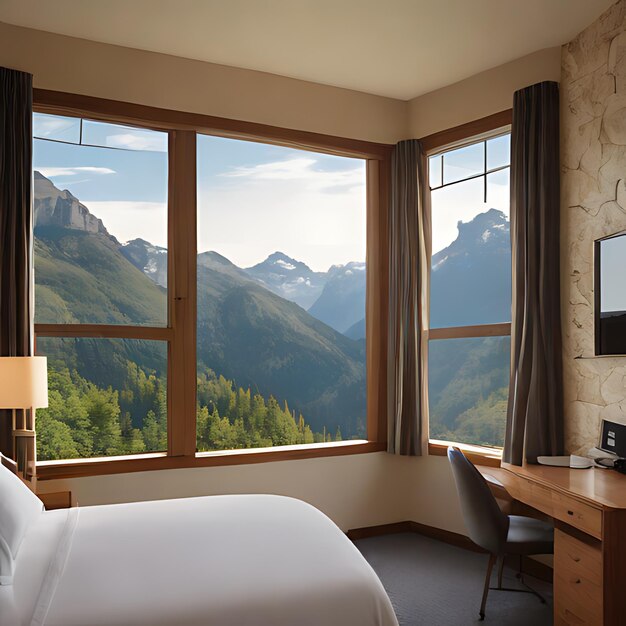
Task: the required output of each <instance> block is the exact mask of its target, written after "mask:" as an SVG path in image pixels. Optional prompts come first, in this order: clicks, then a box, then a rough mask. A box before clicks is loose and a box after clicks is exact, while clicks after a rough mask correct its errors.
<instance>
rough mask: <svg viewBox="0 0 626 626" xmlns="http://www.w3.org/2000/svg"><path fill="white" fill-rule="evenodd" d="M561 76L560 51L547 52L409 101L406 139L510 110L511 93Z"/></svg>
mask: <svg viewBox="0 0 626 626" xmlns="http://www.w3.org/2000/svg"><path fill="white" fill-rule="evenodd" d="M560 76H561V49H560V48H559V47H556V48H547V49H545V50H540V51H539V52H534V53H533V54H529V55H527V56H525V57H522V58H521V59H516V60H515V61H511V62H510V63H506V64H505V65H500V66H498V67H495V68H493V69H490V70H487V71H486V72H481V73H480V74H476V75H475V76H472V77H471V78H467V79H465V80H462V81H460V82H458V83H454V84H453V85H448V86H447V87H443V88H442V89H438V90H437V91H432V92H430V93H427V94H425V95H423V96H420V97H418V98H414V99H413V100H410V101H409V103H408V105H409V111H408V136H410V137H416V138H419V137H425V136H427V135H430V134H432V133H436V132H439V131H441V130H446V129H447V128H453V127H454V126H459V125H460V124H465V123H466V122H471V121H473V120H477V119H480V118H481V117H486V116H487V115H491V114H493V113H498V112H500V111H504V110H506V109H510V108H511V107H512V106H513V93H514V92H515V91H517V90H518V89H521V88H522V87H527V86H528V85H532V84H534V83H538V82H541V81H543V80H556V81H558V80H559V79H560Z"/></svg>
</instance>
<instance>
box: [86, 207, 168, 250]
mask: <svg viewBox="0 0 626 626" xmlns="http://www.w3.org/2000/svg"><path fill="white" fill-rule="evenodd" d="M81 202H82V203H83V204H84V205H85V206H86V207H87V208H88V209H89V211H90V212H91V213H93V214H94V215H97V216H98V217H99V218H100V219H101V220H102V221H103V222H104V225H105V226H106V227H107V230H108V231H109V232H110V233H111V234H112V235H114V236H115V237H117V238H118V239H119V240H120V241H122V242H124V241H130V240H131V239H137V238H138V237H139V238H141V239H145V240H146V241H149V242H150V243H151V244H153V245H156V246H162V247H164V248H166V247H167V243H168V242H167V203H166V202H145V201H135V200H88V199H85V200H81Z"/></svg>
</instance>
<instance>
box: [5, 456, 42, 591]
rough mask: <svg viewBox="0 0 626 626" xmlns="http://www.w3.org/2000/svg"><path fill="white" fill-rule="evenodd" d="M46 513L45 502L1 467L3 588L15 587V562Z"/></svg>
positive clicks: (6, 469) (9, 471) (11, 473)
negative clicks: (26, 537) (31, 530)
mask: <svg viewBox="0 0 626 626" xmlns="http://www.w3.org/2000/svg"><path fill="white" fill-rule="evenodd" d="M42 511H43V502H42V501H41V500H40V499H39V498H38V497H37V496H36V495H35V494H34V493H33V492H32V491H31V490H30V489H29V488H28V487H27V486H26V485H25V484H24V483H23V482H22V481H21V480H20V479H19V478H18V477H17V476H16V475H15V474H14V473H13V472H11V470H9V469H8V468H6V467H4V465H2V463H0V584H3V585H6V584H11V581H12V577H13V560H15V558H16V557H17V552H18V550H19V547H20V544H21V543H22V539H23V538H24V535H25V534H26V531H27V530H28V527H29V526H30V524H31V523H32V522H33V521H34V520H36V519H38V518H39V516H40V515H41V513H42Z"/></svg>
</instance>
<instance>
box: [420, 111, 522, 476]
mask: <svg viewBox="0 0 626 626" xmlns="http://www.w3.org/2000/svg"><path fill="white" fill-rule="evenodd" d="M512 121H513V110H512V109H507V110H506V111H500V112H499V113H495V114H494V115H489V116H487V117H483V118H481V119H478V120H474V121H472V122H468V123H467V124H462V125H460V126H455V127H454V128H449V129H447V130H444V131H441V132H437V133H434V134H432V135H428V136H427V137H423V138H422V139H421V142H422V148H423V150H424V152H425V153H426V155H427V156H430V155H432V154H433V153H438V152H442V151H444V150H447V149H450V150H452V149H454V148H457V147H461V146H462V145H464V144H471V143H473V142H474V141H476V142H478V141H480V140H481V139H484V138H488V137H489V136H490V135H492V134H493V133H496V132H497V131H498V130H500V129H502V130H504V129H506V128H507V127H510V126H511V123H512ZM459 182H461V181H459ZM425 332H426V336H427V339H428V341H435V340H438V339H466V338H480V337H506V336H510V335H511V322H503V323H498V324H477V325H470V326H451V327H448V328H429V329H427V330H426V331H425ZM429 427H430V424H429ZM449 445H454V446H457V447H459V448H461V449H462V450H463V452H464V453H465V455H466V456H467V457H468V458H469V459H470V460H471V461H473V462H474V463H477V464H480V465H488V466H493V467H499V466H500V462H501V459H502V449H501V448H489V447H487V446H476V445H469V444H462V443H457V442H453V441H451V442H448V441H440V440H432V439H430V438H429V440H428V454H429V455H431V456H446V455H447V449H448V446H449Z"/></svg>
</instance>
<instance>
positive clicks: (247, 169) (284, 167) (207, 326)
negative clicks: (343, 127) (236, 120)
mask: <svg viewBox="0 0 626 626" xmlns="http://www.w3.org/2000/svg"><path fill="white" fill-rule="evenodd" d="M365 190H366V171H365V161H364V160H363V159H352V158H346V157H339V156H331V155H326V154H321V153H312V152H304V151H302V150H294V149H291V148H284V147H279V146H271V145H267V144H262V143H253V142H248V141H238V140H234V139H224V138H220V137H210V136H206V135H199V136H198V252H199V254H198V263H197V277H198V281H197V285H198V287H197V289H198V291H197V292H198V333H197V360H198V390H197V393H198V417H197V445H198V450H200V451H210V450H220V449H233V448H255V447H269V446H280V445H290V444H309V443H323V442H331V441H342V440H345V439H366V437H367V433H366V372H365V282H366V280H365V279H366V268H365V252H366V199H365Z"/></svg>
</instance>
